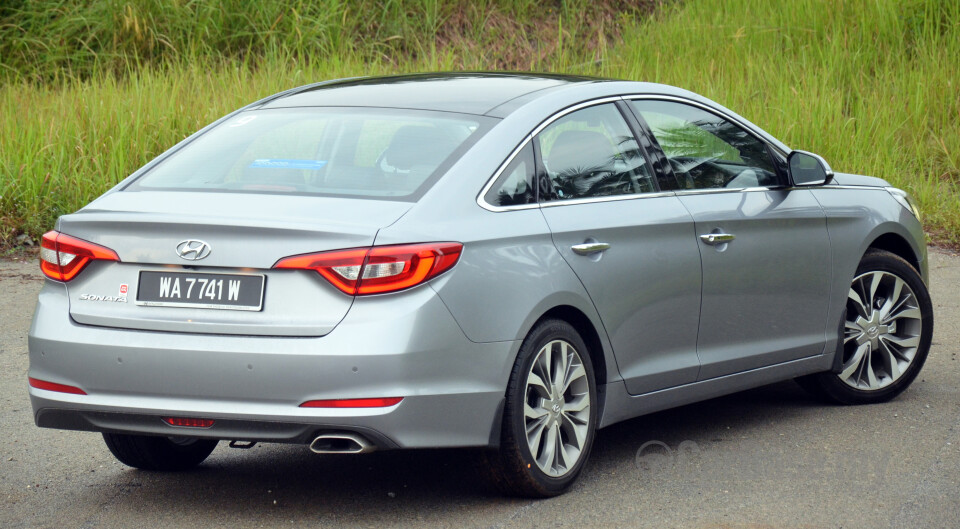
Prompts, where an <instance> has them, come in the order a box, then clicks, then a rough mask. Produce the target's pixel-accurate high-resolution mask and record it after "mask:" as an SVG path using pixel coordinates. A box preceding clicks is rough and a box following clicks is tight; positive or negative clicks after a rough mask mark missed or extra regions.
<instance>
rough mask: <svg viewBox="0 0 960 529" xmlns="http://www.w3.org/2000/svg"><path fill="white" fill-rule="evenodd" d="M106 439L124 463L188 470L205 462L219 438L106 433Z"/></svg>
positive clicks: (111, 450)
mask: <svg viewBox="0 0 960 529" xmlns="http://www.w3.org/2000/svg"><path fill="white" fill-rule="evenodd" d="M103 440H104V441H105V442H106V443H107V448H109V449H110V452H111V453H113V455H114V456H115V457H116V458H117V459H118V460H120V462H121V463H123V464H125V465H128V466H131V467H135V468H139V469H141V470H159V471H174V470H187V469H190V468H193V467H195V466H197V465H199V464H200V463H202V462H203V461H204V460H205V459H206V458H207V456H209V455H210V453H211V452H213V449H214V448H216V446H217V440H216V439H196V438H191V437H155V436H149V435H126V434H115V433H105V434H103Z"/></svg>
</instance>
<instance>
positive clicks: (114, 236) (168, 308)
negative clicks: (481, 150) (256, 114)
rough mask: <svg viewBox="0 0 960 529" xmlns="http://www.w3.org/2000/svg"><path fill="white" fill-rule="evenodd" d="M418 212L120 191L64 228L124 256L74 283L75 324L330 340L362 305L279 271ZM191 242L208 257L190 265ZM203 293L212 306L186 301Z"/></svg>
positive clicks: (356, 242)
mask: <svg viewBox="0 0 960 529" xmlns="http://www.w3.org/2000/svg"><path fill="white" fill-rule="evenodd" d="M410 206H411V203H409V202H395V201H387V200H362V199H348V198H330V197H318V196H294V195H267V194H251V193H209V192H202V193H193V192H175V191H164V192H114V193H109V194H107V195H104V196H103V197H101V198H100V199H98V200H96V201H95V202H93V203H91V204H90V205H89V206H87V207H85V208H84V209H82V210H80V211H79V212H77V213H75V214H73V215H67V216H64V217H62V218H61V220H60V224H59V228H58V229H59V231H61V232H62V233H66V234H68V235H71V236H73V237H76V238H79V239H83V240H87V241H90V242H93V243H95V244H99V245H101V246H105V247H107V248H110V249H112V250H113V251H115V252H116V253H117V255H118V256H119V257H120V262H108V261H94V262H92V263H91V264H90V265H88V267H87V269H85V270H84V271H83V272H81V273H80V274H79V275H78V276H77V277H76V278H75V279H74V280H72V281H70V282H69V283H67V288H68V293H69V296H70V315H71V317H72V318H73V319H74V321H76V322H78V323H82V324H89V325H100V326H105V327H123V328H129V329H140V330H154V331H169V332H197V333H221V334H251V335H272V336H322V335H324V334H327V333H328V332H330V331H331V330H333V328H334V327H335V326H336V325H337V323H339V322H340V320H342V319H343V317H344V316H345V315H346V313H347V310H348V309H349V308H350V305H351V303H352V302H353V298H352V297H351V296H348V295H345V294H343V293H342V292H340V291H338V290H337V289H336V288H334V287H333V286H332V285H330V284H329V283H328V282H327V281H326V280H324V279H323V278H322V277H321V276H320V275H319V274H317V273H315V272H312V271H304V270H273V269H271V267H272V266H273V265H274V264H275V263H276V262H277V261H278V260H280V259H281V258H283V257H288V256H291V255H297V254H303V253H310V252H319V251H325V250H333V249H342V248H354V247H363V246H370V245H372V244H373V241H374V238H375V236H376V234H377V231H378V230H379V229H380V228H382V227H384V226H387V225H389V224H391V223H393V222H394V221H396V220H397V219H398V218H400V217H401V216H402V215H403V214H404V213H405V212H406V211H407V210H408V209H409V208H410ZM184 241H194V242H191V243H188V245H187V246H191V247H198V246H199V245H200V244H201V243H202V244H205V245H206V248H207V249H208V250H209V252H205V253H208V254H207V255H204V256H203V258H202V259H197V260H192V259H190V260H188V259H184V258H183V257H181V256H180V253H181V252H180V251H179V250H182V249H183V246H184V245H182V244H181V243H183V242H184ZM178 249H179V250H178ZM196 256H197V254H196V253H188V255H187V257H191V258H192V257H196ZM258 278H259V279H258ZM210 281H213V282H214V286H212V287H210V285H209V282H210ZM217 281H219V284H218V283H217ZM240 281H243V282H244V288H245V293H244V294H243V295H241V296H238V295H236V294H237V293H236V292H233V293H232V294H233V295H232V294H231V284H232V283H238V282H240ZM247 281H252V284H250V285H248V284H247V283H246V282H247ZM177 282H179V283H180V284H179V285H178V287H174V285H173V283H177ZM201 284H202V285H204V286H206V287H209V288H206V289H205V290H204V291H203V292H205V293H206V294H208V295H209V299H206V298H204V299H201V298H198V296H197V292H198V291H191V292H192V298H186V299H185V296H187V295H188V293H187V289H188V288H197V287H199V286H200V285H201ZM234 286H237V285H236V284H235V285H234ZM200 288H202V287H200ZM258 289H259V291H257V290H258ZM147 290H149V292H148V291H147ZM161 290H163V292H162V293H163V294H165V295H164V296H163V297H159V298H158V295H160V294H161V292H160V291H161ZM174 290H176V291H177V293H176V295H175V296H174V297H173V298H171V293H173V292H172V291H174ZM251 296H252V297H251ZM241 297H245V298H246V299H245V300H243V299H240V298H241ZM254 298H256V299H254ZM241 303H242V304H243V305H244V306H243V307H241V306H240V304H241ZM231 304H232V305H231ZM200 305H203V306H200ZM257 305H258V306H257ZM213 307H218V308H213Z"/></svg>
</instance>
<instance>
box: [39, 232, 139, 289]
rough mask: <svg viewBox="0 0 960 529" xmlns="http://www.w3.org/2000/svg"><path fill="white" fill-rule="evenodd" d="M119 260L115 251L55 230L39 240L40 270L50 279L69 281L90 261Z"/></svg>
mask: <svg viewBox="0 0 960 529" xmlns="http://www.w3.org/2000/svg"><path fill="white" fill-rule="evenodd" d="M94 260H100V261H119V260H120V257H118V256H117V253H116V252H114V251H113V250H111V249H109V248H104V247H103V246H100V245H97V244H93V243H92V242H87V241H84V240H81V239H77V238H75V237H71V236H69V235H64V234H63V233H60V232H57V231H48V232H47V233H44V234H43V240H42V241H41V242H40V270H42V271H43V274H44V275H45V276H47V277H49V278H50V279H56V280H57V281H70V280H71V279H73V278H74V277H76V276H77V274H79V273H80V271H81V270H83V269H84V267H86V266H87V264H88V263H89V262H90V261H94Z"/></svg>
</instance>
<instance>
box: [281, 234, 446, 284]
mask: <svg viewBox="0 0 960 529" xmlns="http://www.w3.org/2000/svg"><path fill="white" fill-rule="evenodd" d="M461 251H463V245H462V244H460V243H457V242H433V243H422V244H404V245H398V246H374V247H371V248H353V249H349V250H335V251H332V252H321V253H313V254H307V255H295V256H293V257H287V258H285V259H281V260H280V261H278V262H277V264H275V265H273V267H274V268H292V269H298V270H314V271H316V272H317V273H319V274H320V275H322V276H323V277H324V278H326V280H327V281H329V282H330V283H331V284H332V285H333V286H335V287H337V288H338V289H340V290H341V291H342V292H343V293H345V294H350V295H351V296H353V295H360V296H362V295H366V294H385V293H387V292H396V291H398V290H404V289H407V288H410V287H414V286H417V285H419V284H421V283H423V282H425V281H429V280H431V279H433V278H434V277H437V276H438V275H440V274H442V273H444V272H446V271H447V270H449V269H451V268H452V267H453V265H455V264H457V260H458V259H460V252H461Z"/></svg>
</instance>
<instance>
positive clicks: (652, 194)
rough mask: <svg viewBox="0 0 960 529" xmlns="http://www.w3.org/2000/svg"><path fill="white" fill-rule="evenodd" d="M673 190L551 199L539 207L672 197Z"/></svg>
mask: <svg viewBox="0 0 960 529" xmlns="http://www.w3.org/2000/svg"><path fill="white" fill-rule="evenodd" d="M674 194H675V193H674V192H673V191H655V192H653V191H652V192H650V193H632V194H629V195H610V196H606V197H591V198H575V199H572V200H552V201H550V202H542V203H541V204H540V207H541V208H555V207H557V206H567V205H571V206H572V205H577V204H592V203H594V202H616V201H618V200H637V199H643V198H657V197H672V196H674Z"/></svg>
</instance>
